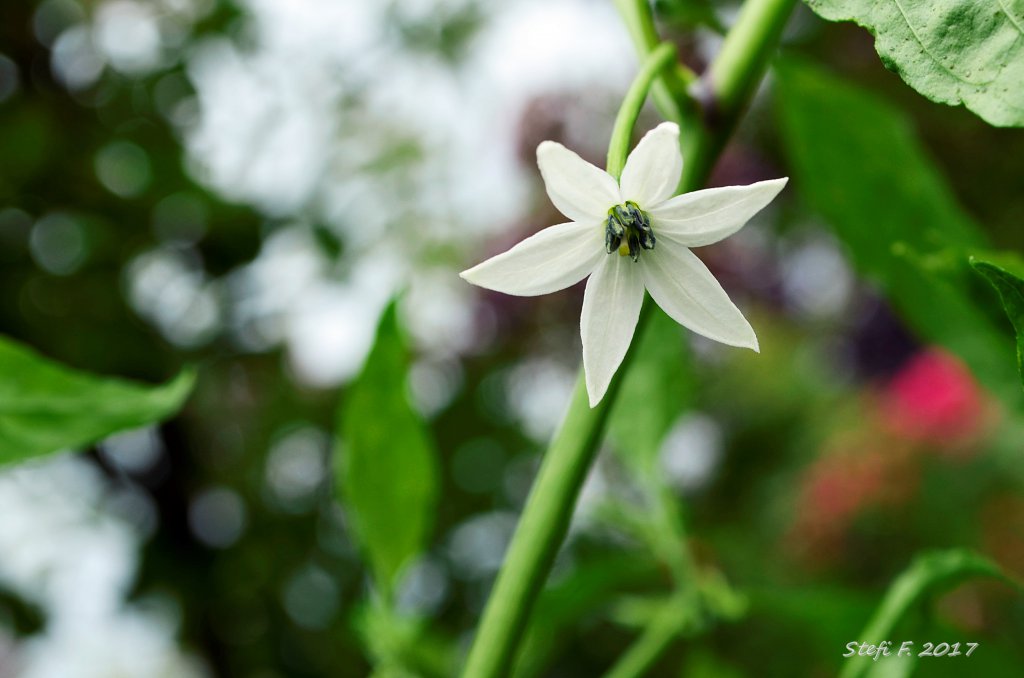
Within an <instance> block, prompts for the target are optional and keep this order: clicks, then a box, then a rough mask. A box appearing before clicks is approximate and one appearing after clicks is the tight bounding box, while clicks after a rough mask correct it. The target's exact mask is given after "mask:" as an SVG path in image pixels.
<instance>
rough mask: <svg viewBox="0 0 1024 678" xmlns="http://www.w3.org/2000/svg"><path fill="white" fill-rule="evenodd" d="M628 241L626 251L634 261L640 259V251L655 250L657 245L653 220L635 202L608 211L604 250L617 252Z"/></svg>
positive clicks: (609, 252)
mask: <svg viewBox="0 0 1024 678" xmlns="http://www.w3.org/2000/svg"><path fill="white" fill-rule="evenodd" d="M623 240H625V241H626V249H627V251H628V253H629V256H630V257H631V258H632V259H633V261H638V260H639V259H640V250H641V249H645V250H653V249H654V244H655V238H654V230H653V229H651V220H650V218H649V217H648V216H647V214H646V213H644V211H643V210H641V209H640V208H639V207H638V206H637V204H636V203H635V202H632V201H631V202H627V203H626V204H624V205H616V206H615V207H612V208H611V209H610V210H608V224H607V226H606V228H605V232H604V248H605V250H607V252H608V254H611V253H612V252H615V251H616V250H618V249H619V248H620V247H621V246H622V241H623Z"/></svg>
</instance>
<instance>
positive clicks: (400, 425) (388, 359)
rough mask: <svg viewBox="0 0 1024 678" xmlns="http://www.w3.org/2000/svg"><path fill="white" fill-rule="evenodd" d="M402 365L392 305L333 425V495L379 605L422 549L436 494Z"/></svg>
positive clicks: (425, 437)
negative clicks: (362, 556) (366, 567)
mask: <svg viewBox="0 0 1024 678" xmlns="http://www.w3.org/2000/svg"><path fill="white" fill-rule="evenodd" d="M408 364H409V363H408V350H407V348H406V342H405V338H404V337H403V336H402V331H401V329H400V327H399V325H398V315H397V311H396V307H395V305H394V304H392V305H390V306H389V307H388V308H387V309H386V310H385V311H384V315H383V316H382V317H381V320H380V325H379V326H378V328H377V338H376V340H375V342H374V345H373V349H372V350H371V351H370V355H369V356H368V357H367V359H366V365H365V366H364V367H363V371H362V373H361V374H360V375H359V378H358V379H357V380H356V382H355V383H354V384H353V385H352V388H351V390H350V391H349V393H348V395H347V397H346V399H345V402H344V404H343V405H342V408H341V410H340V413H339V418H338V447H337V462H336V468H337V486H338V491H339V494H340V497H341V499H342V501H343V502H344V505H345V507H346V508H347V509H348V510H349V512H350V514H349V515H350V517H351V521H352V525H353V528H354V529H355V533H356V535H357V538H358V540H359V543H360V546H361V547H362V548H363V549H364V552H365V554H366V558H367V560H368V561H369V562H370V564H371V566H372V568H373V572H374V577H375V581H376V583H377V586H379V587H380V589H381V591H382V592H383V594H384V596H385V598H386V599H389V598H390V597H391V594H392V593H393V592H394V588H395V586H396V585H397V584H398V577H399V575H400V574H401V572H402V568H403V567H405V566H406V565H408V564H409V563H410V562H411V561H412V559H414V558H415V557H416V556H417V555H419V554H420V553H421V552H422V551H423V548H424V546H425V545H426V543H427V539H428V538H429V536H430V530H431V526H432V523H433V518H432V515H433V513H434V511H435V507H436V504H437V500H438V491H439V487H438V482H439V480H438V472H437V460H436V452H435V451H434V445H433V442H432V441H431V439H430V436H429V434H428V433H427V431H426V429H425V428H424V426H423V422H422V421H421V420H420V418H419V415H418V414H417V413H416V411H415V410H413V408H412V405H411V404H410V403H409V401H408V398H407V397H406V389H405V378H406V372H407V370H408Z"/></svg>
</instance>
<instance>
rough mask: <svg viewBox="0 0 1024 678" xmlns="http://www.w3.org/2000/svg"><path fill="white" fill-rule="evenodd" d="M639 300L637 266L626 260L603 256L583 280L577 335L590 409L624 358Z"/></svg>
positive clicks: (640, 287) (640, 284)
mask: <svg viewBox="0 0 1024 678" xmlns="http://www.w3.org/2000/svg"><path fill="white" fill-rule="evenodd" d="M643 301H644V284H643V278H642V276H641V274H640V266H639V264H637V263H634V262H633V261H632V260H631V259H630V258H629V257H622V256H619V255H618V254H609V255H607V258H606V260H605V261H604V263H602V264H601V265H600V266H598V268H597V270H595V271H594V274H593V275H591V276H590V280H588V281H587V291H586V293H585V294H584V295H583V314H582V316H581V317H580V336H581V337H582V339H583V369H584V372H586V377H587V395H588V396H589V397H590V406H591V407H594V406H595V405H597V403H599V402H601V398H603V397H604V394H605V391H607V390H608V384H610V383H611V380H612V376H614V375H615V371H616V370H617V369H619V365H620V364H621V363H622V359H623V358H624V357H625V356H626V350H627V349H628V348H629V343H630V342H631V341H632V340H633V330H635V329H636V321H637V318H639V317H640V307H641V306H642V305H643Z"/></svg>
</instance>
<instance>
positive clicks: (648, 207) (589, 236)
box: [461, 123, 787, 407]
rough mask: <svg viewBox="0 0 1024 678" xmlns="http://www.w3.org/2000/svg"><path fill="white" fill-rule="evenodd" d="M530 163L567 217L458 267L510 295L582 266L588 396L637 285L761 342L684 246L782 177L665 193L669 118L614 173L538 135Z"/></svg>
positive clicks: (564, 282) (572, 275)
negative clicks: (476, 262)
mask: <svg viewBox="0 0 1024 678" xmlns="http://www.w3.org/2000/svg"><path fill="white" fill-rule="evenodd" d="M537 163H538V165H539V166H540V172H541V175H542V176H543V177H544V184H545V187H546V188H547V192H548V196H550V198H551V202H553V203H554V204H555V207H557V208H558V210H559V211H560V212H561V213H562V214H564V215H565V216H567V217H568V218H569V219H571V220H572V221H570V222H568V223H564V224H558V225H557V226H551V227H549V228H545V229H544V230H542V231H540V232H539V233H537V234H535V235H532V236H530V237H529V238H527V239H526V240H524V241H522V242H521V243H519V244H518V245H516V246H515V247H513V248H512V249H510V250H508V251H507V252H504V253H502V254H499V255H497V256H496V257H493V258H491V259H488V260H487V261H485V262H483V263H482V264H479V265H477V266H474V267H473V268H471V269H469V270H468V271H463V272H462V274H461V275H462V277H463V278H464V279H466V280H468V281H469V282H471V283H473V284H474V285H479V286H480V287H485V288H487V289H490V290H496V291H498V292H504V293H505V294H514V295H518V296H534V295H539V294H548V293H550V292H555V291H557V290H561V289H564V288H566V287H569V286H570V285H573V284H575V283H577V282H579V281H580V280H582V279H583V278H585V277H586V276H588V275H589V276H590V280H588V281H587V289H586V293H585V294H584V297H583V314H582V317H581V318H580V335H581V336H582V338H583V367H584V371H585V372H586V377H587V393H588V394H589V396H590V406H591V407H593V406H594V405H596V404H597V403H598V402H600V400H601V398H602V397H604V394H605V391H607V390H608V384H609V383H610V382H611V379H612V376H613V375H614V374H615V371H616V370H617V369H618V368H619V365H620V364H621V363H622V359H623V357H624V356H625V355H626V350H627V349H628V348H629V344H630V342H631V341H632V339H633V331H634V330H635V328H636V323H637V319H638V318H639V316H640V307H641V305H642V304H643V299H644V288H646V289H647V291H648V292H650V294H651V297H653V298H654V301H656V302H657V303H658V305H659V306H661V308H662V309H664V310H665V312H666V313H668V314H669V315H670V316H671V317H672V318H673V319H674V320H675V321H676V322H678V323H679V324H681V325H683V326H685V327H688V328H689V329H691V330H693V331H694V332H697V333H698V334H702V335H704V336H705V337H708V338H709V339H714V340H715V341H720V342H722V343H723V344H728V345H730V346H741V347H745V348H751V349H753V350H755V351H757V350H758V345H757V337H756V336H755V335H754V330H753V328H751V327H750V323H748V322H747V320H746V318H744V317H743V314H742V313H740V311H739V309H738V308H736V306H735V304H733V303H732V301H730V299H729V296H728V295H727V294H726V293H725V290H723V289H722V286H721V285H720V284H719V283H718V281H717V280H715V277H714V276H713V275H711V272H710V271H708V269H707V267H706V266H705V265H704V264H703V263H702V262H701V260H700V259H698V258H697V257H696V255H694V254H693V253H692V252H691V251H690V248H691V247H700V246H702V245H710V244H711V243H714V242H717V241H719V240H722V239H723V238H726V237H728V236H730V235H732V234H733V233H735V232H736V231H738V230H739V229H740V228H742V227H743V225H744V224H745V223H746V222H747V220H749V219H750V218H751V217H752V216H754V215H755V214H756V213H757V212H759V211H760V210H761V209H762V208H763V207H764V206H765V205H767V204H768V203H769V202H771V201H772V199H773V198H774V197H775V196H776V195H778V193H779V191H781V190H782V188H783V186H785V185H786V181H787V179H773V180H771V181H761V182H758V183H756V184H751V185H750V186H726V187H724V188H711V189H707V190H703V191H694V192H693V193H685V194H683V195H679V196H676V197H672V194H673V193H674V192H675V189H676V185H677V184H678V183H679V176H680V173H681V172H682V169H683V159H682V156H681V155H680V153H679V127H678V126H677V125H675V124H674V123H662V124H661V125H659V126H658V127H656V128H655V129H653V130H651V131H650V132H648V133H647V134H646V135H645V136H644V138H643V139H641V140H640V143H639V144H637V146H636V148H635V149H633V152H632V153H630V155H629V158H628V159H627V160H626V166H625V168H624V169H623V171H622V178H621V180H620V181H619V182H618V183H616V181H615V179H614V178H612V176H611V175H609V174H608V173H607V172H605V171H604V170H601V169H599V168H597V167H594V166H593V165H591V164H590V163H588V162H586V161H585V160H583V159H582V158H580V157H579V156H578V155H576V154H575V153H573V152H572V151H570V150H568V149H567V148H565V147H564V146H562V145H561V144H557V143H555V142H553V141H545V142H543V143H542V144H541V145H540V146H538V147H537ZM609 252H610V253H609ZM627 255H628V256H627Z"/></svg>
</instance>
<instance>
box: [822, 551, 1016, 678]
mask: <svg viewBox="0 0 1024 678" xmlns="http://www.w3.org/2000/svg"><path fill="white" fill-rule="evenodd" d="M978 577H988V578H995V579H1002V580H1004V581H1008V580H1007V579H1006V576H1005V575H1004V574H1003V573H1002V572H1001V571H1000V569H999V567H998V566H997V565H995V564H993V563H992V562H991V561H990V560H988V559H987V558H983V557H981V556H979V555H977V554H976V553H971V552H970V551H964V550H952V551H942V552H937V553H926V554H921V555H919V556H917V558H915V560H914V562H913V563H912V564H911V565H910V567H908V568H907V569H906V570H905V571H904V572H903V573H902V574H900V575H899V576H898V577H897V578H896V579H895V580H893V582H892V585H891V586H890V587H889V590H888V592H886V594H885V597H884V598H883V599H882V603H881V604H880V605H879V606H878V609H877V610H876V611H875V614H874V615H873V616H872V617H871V620H870V621H869V622H868V623H867V626H865V627H864V630H863V631H861V633H860V635H859V636H858V638H862V639H864V640H866V641H867V642H869V643H870V642H874V643H878V642H881V641H882V640H889V639H891V638H893V632H894V631H895V630H896V628H897V625H898V624H899V622H900V620H901V619H902V618H903V617H905V616H906V615H907V614H909V613H910V611H911V610H912V609H913V608H914V606H916V605H918V604H920V603H921V601H922V600H924V599H926V598H927V597H928V596H934V595H935V594H936V593H938V592H940V591H942V590H943V589H950V588H953V587H954V586H956V585H958V584H960V583H962V582H963V581H965V580H967V579H971V578H978ZM897 645H898V644H897ZM880 661H881V662H882V664H884V663H886V659H884V658H883V659H882V660H880ZM888 661H890V662H892V663H893V664H899V663H902V661H901V658H890V659H889V660H888ZM907 663H908V664H909V665H910V666H911V669H910V670H911V671H912V670H913V668H912V667H913V661H910V662H907ZM890 670H898V669H893V667H885V666H881V665H878V664H875V663H873V659H871V658H862V657H857V658H855V659H851V661H849V662H847V663H846V664H845V665H844V667H843V671H842V673H841V674H840V676H841V678H861V677H862V676H865V675H872V676H880V675H892V673H890V672H889V671H890ZM882 671H885V673H884V674H883V673H881V672H882ZM904 675H909V673H907V674H904Z"/></svg>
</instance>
